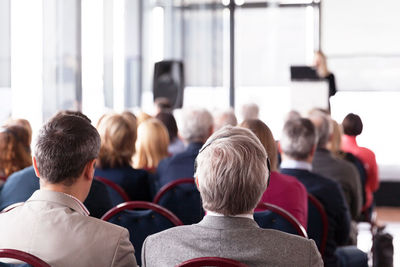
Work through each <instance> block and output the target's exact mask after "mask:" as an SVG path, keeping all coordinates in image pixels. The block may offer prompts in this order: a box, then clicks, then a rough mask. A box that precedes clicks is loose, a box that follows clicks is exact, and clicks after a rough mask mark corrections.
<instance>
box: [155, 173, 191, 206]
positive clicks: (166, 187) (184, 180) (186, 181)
mask: <svg viewBox="0 0 400 267" xmlns="http://www.w3.org/2000/svg"><path fill="white" fill-rule="evenodd" d="M180 184H196V183H195V181H194V178H181V179H177V180H175V181H172V182H169V183H168V184H166V185H164V186H163V187H161V189H160V190H159V191H158V192H157V194H156V195H155V197H154V200H153V203H155V204H158V203H159V202H160V199H161V198H162V197H163V196H164V195H165V193H167V192H168V191H169V190H171V189H172V188H174V187H176V186H178V185H180Z"/></svg>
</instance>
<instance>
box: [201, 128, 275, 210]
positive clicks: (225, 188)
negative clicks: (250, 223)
mask: <svg viewBox="0 0 400 267" xmlns="http://www.w3.org/2000/svg"><path fill="white" fill-rule="evenodd" d="M196 165H197V169H196V173H195V177H196V178H197V179H198V186H199V191H200V194H201V197H202V201H203V207H204V209H206V210H209V211H214V212H218V213H221V214H224V215H237V214H245V213H250V212H252V211H253V209H254V208H255V207H256V205H257V204H258V202H259V201H260V198H261V196H262V194H263V193H264V191H265V189H266V187H267V183H268V171H269V170H268V165H267V153H266V151H265V149H264V147H263V146H262V144H261V143H260V141H259V140H258V138H257V136H255V135H254V134H253V133H252V132H251V131H250V130H248V129H244V128H241V127H230V126H227V127H224V128H222V129H221V130H219V131H217V132H215V133H214V134H213V135H212V136H211V137H210V138H209V139H208V140H207V142H206V143H205V144H204V145H203V147H202V149H201V150H200V152H199V154H198V156H197V159H196Z"/></svg>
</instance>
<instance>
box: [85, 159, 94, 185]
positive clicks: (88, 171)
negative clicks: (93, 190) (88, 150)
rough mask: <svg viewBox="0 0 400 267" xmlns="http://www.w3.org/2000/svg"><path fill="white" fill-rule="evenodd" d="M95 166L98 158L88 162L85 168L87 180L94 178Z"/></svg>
mask: <svg viewBox="0 0 400 267" xmlns="http://www.w3.org/2000/svg"><path fill="white" fill-rule="evenodd" d="M95 168H96V159H92V160H91V161H89V162H88V163H86V165H85V168H84V169H83V177H84V178H85V179H86V180H93V176H94V170H95Z"/></svg>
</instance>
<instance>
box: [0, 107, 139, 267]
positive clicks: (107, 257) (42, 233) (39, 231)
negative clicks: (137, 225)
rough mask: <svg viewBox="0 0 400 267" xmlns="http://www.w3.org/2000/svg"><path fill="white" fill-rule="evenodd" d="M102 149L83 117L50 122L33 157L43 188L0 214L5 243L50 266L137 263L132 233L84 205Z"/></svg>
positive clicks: (2, 244) (0, 233)
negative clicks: (99, 216) (102, 218)
mask: <svg viewBox="0 0 400 267" xmlns="http://www.w3.org/2000/svg"><path fill="white" fill-rule="evenodd" d="M99 149H100V137H99V134H98V133H97V131H96V129H95V128H94V127H93V126H92V125H91V124H90V123H89V122H88V121H87V120H85V119H84V118H81V117H78V116H71V115H58V116H56V117H53V118H52V119H51V120H50V121H49V122H47V123H46V124H45V125H44V126H43V127H42V129H41V131H40V133H39V136H38V139H37V143H36V147H35V156H34V158H33V166H34V168H35V172H36V174H37V176H38V177H40V190H37V191H35V193H34V194H33V195H32V196H31V197H30V198H29V199H28V200H27V201H26V202H25V203H24V204H23V205H22V206H19V207H16V208H14V209H12V210H10V211H8V212H6V213H2V214H0V226H1V227H0V247H2V248H10V249H18V250H22V251H26V252H29V253H31V254H33V255H35V256H37V257H39V258H41V259H42V260H44V261H45V262H47V263H49V264H50V265H51V266H82V267H86V266H107V267H108V266H136V260H135V256H134V249H133V247H132V244H131V243H130V242H129V233H128V231H127V230H126V229H124V228H122V227H119V226H116V225H113V224H110V223H107V222H104V221H101V220H99V219H96V218H93V217H89V216H88V211H87V210H86V208H85V206H84V205H83V204H82V202H83V201H84V200H85V198H86V196H87V195H88V193H89V189H90V186H91V183H92V180H93V174H94V166H95V162H96V158H97V156H98V153H99Z"/></svg>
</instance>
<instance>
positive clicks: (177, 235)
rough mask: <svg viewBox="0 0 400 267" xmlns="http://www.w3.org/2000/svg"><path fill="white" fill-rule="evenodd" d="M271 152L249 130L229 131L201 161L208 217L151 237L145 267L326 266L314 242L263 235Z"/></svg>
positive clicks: (214, 139)
mask: <svg viewBox="0 0 400 267" xmlns="http://www.w3.org/2000/svg"><path fill="white" fill-rule="evenodd" d="M267 157H268V156H267V152H266V151H265V149H264V147H263V146H262V145H261V143H260V141H259V140H258V138H257V137H256V136H255V135H254V134H253V133H252V132H251V131H250V130H248V129H244V128H240V127H230V126H226V127H224V128H222V129H221V130H219V131H217V132H216V133H214V134H213V135H212V136H211V137H210V138H209V139H208V140H207V142H206V143H205V144H204V145H203V147H202V148H201V150H200V152H199V154H198V156H197V159H196V164H197V168H196V172H195V177H196V184H197V186H198V189H199V191H200V195H201V198H202V201H203V208H204V209H205V210H206V211H207V215H206V216H205V217H204V218H203V220H202V221H201V222H200V223H198V224H193V225H187V226H180V227H174V228H171V229H168V230H166V231H163V232H160V233H157V234H154V235H151V236H149V237H147V239H146V240H145V242H144V244H143V248H142V263H143V266H145V267H153V266H176V265H177V264H179V263H181V262H183V261H186V260H190V259H192V258H197V257H206V256H207V257H224V258H231V259H234V260H237V261H240V262H243V263H245V264H247V265H248V266H254V267H261V266H263V267H264V266H323V263H322V259H321V256H320V254H319V252H318V250H317V247H316V245H315V243H314V241H312V240H308V239H305V238H302V237H299V236H295V235H290V234H286V233H284V232H280V231H276V230H271V229H261V228H260V227H259V226H258V225H257V223H256V222H255V221H254V219H253V212H254V209H255V207H256V206H257V204H258V202H259V201H260V199H261V196H262V194H263V192H264V191H265V189H266V188H267V185H268V179H269V175H268V174H269V169H268V163H267Z"/></svg>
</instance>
